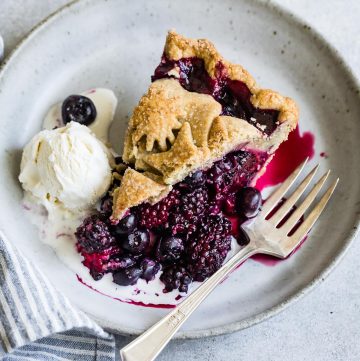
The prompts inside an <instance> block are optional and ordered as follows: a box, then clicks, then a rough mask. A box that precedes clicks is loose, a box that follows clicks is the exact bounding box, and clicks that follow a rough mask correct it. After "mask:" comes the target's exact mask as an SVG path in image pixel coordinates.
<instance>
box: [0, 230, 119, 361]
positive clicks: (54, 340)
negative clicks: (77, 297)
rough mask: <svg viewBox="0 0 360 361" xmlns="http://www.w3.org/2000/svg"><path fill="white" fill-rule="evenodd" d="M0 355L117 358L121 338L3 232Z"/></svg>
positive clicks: (89, 360) (93, 360)
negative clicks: (70, 297) (66, 294)
mask: <svg viewBox="0 0 360 361" xmlns="http://www.w3.org/2000/svg"><path fill="white" fill-rule="evenodd" d="M0 360H4V361H15V360H17V361H21V360H23V361H25V360H26V361H29V360H44V361H50V360H51V361H65V360H71V361H74V360H79V361H112V360H115V339H114V336H113V335H110V334H108V333H106V332H104V331H103V330H102V329H101V328H100V327H99V326H98V325H97V324H96V323H94V322H93V321H92V320H90V319H89V317H87V316H86V315H85V314H84V313H83V312H81V311H79V310H77V309H75V308H74V307H73V306H72V305H71V304H70V302H69V301H68V299H67V298H66V297H64V296H63V295H62V294H61V293H59V292H58V291H57V290H56V289H55V288H54V287H53V286H52V285H51V284H50V283H49V281H48V280H47V279H46V277H45V276H44V275H43V274H42V273H41V272H40V270H38V269H37V268H36V266H34V265H32V264H31V263H30V262H29V261H28V260H27V259H26V258H25V257H24V256H22V255H21V253H20V252H19V251H18V250H16V249H15V248H14V247H13V246H12V245H11V244H10V243H9V242H8V241H6V238H5V237H4V236H3V235H1V234H0Z"/></svg>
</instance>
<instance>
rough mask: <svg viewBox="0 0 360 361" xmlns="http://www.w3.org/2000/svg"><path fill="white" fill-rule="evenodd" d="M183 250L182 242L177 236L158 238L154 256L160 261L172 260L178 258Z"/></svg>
mask: <svg viewBox="0 0 360 361" xmlns="http://www.w3.org/2000/svg"><path fill="white" fill-rule="evenodd" d="M183 251H184V242H183V240H182V239H181V238H179V237H174V236H169V237H163V238H161V239H160V241H159V243H158V245H157V248H156V257H157V259H158V260H159V261H161V262H172V261H176V260H177V259H179V258H180V256H181V253H182V252H183Z"/></svg>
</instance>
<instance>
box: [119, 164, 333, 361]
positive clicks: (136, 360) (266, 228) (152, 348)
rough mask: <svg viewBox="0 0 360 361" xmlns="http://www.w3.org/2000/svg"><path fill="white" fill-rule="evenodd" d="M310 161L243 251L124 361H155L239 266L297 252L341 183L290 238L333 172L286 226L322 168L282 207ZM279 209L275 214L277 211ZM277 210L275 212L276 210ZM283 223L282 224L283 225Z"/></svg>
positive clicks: (268, 206)
mask: <svg viewBox="0 0 360 361" xmlns="http://www.w3.org/2000/svg"><path fill="white" fill-rule="evenodd" d="M306 163H307V159H306V160H305V161H304V162H303V163H302V164H301V165H299V167H298V168H297V169H295V171H294V172H293V173H292V174H291V175H290V176H289V177H288V178H287V179H286V181H285V182H284V183H283V184H282V185H281V186H280V187H279V188H277V189H276V190H275V191H274V192H273V193H272V194H271V195H270V197H269V198H268V199H267V200H266V202H265V203H264V206H263V208H262V211H261V213H260V214H259V215H258V216H257V217H256V219H255V220H254V221H253V222H252V223H251V224H249V225H245V226H244V229H245V231H246V232H247V234H248V235H249V238H250V243H249V244H248V245H247V246H245V247H243V248H242V249H241V250H240V251H239V252H238V253H237V254H236V255H234V256H233V257H232V258H231V259H230V260H229V261H228V262H227V263H226V264H224V265H223V266H222V267H221V268H220V269H219V270H218V271H217V272H216V273H215V274H214V275H212V276H211V277H210V278H209V279H207V280H206V281H205V282H203V283H202V285H201V286H199V287H198V288H197V289H196V290H195V291H194V292H193V293H192V294H191V295H190V296H188V297H187V298H186V299H185V300H184V301H183V302H182V303H181V304H179V305H178V306H177V307H176V308H175V309H174V310H173V311H171V312H170V313H169V314H168V315H167V316H165V317H164V318H163V319H161V320H160V321H159V322H157V323H156V324H155V325H154V326H152V327H151V328H149V329H148V330H147V331H146V332H144V333H143V334H142V335H141V336H139V337H138V338H136V339H135V340H134V341H132V342H131V343H130V344H128V345H127V346H125V347H124V348H123V349H121V350H120V355H121V358H122V360H123V361H152V360H154V359H155V358H156V356H157V355H158V354H159V353H160V352H161V351H162V349H163V348H164V347H165V346H166V345H167V343H168V342H169V341H170V340H171V338H172V337H173V335H174V334H175V333H176V332H177V330H178V329H179V328H180V326H181V325H182V324H183V323H184V322H185V321H186V320H187V318H188V317H189V316H190V315H191V314H192V313H193V312H194V311H195V310H196V308H197V307H198V306H199V305H200V303H201V302H202V301H203V300H204V299H205V298H206V297H207V296H208V295H209V294H210V292H211V291H212V290H213V289H214V288H215V287H216V286H217V285H218V284H219V283H220V282H221V281H222V280H223V279H224V278H225V277H226V276H228V275H229V273H231V272H232V271H233V270H234V269H235V268H236V267H237V266H238V265H239V264H241V263H242V262H244V261H245V260H246V259H247V258H249V257H251V256H253V255H254V254H257V253H262V254H268V255H271V256H275V257H278V258H286V257H288V256H289V255H290V254H291V252H292V251H293V250H294V249H296V247H297V246H298V245H299V244H300V242H301V241H302V240H303V239H304V237H305V236H306V234H307V233H308V232H309V231H310V229H311V227H312V226H313V225H314V223H315V222H316V220H317V219H318V218H319V216H320V214H321V213H322V211H323V210H324V208H325V206H326V204H327V202H328V201H329V199H330V197H331V195H332V194H333V192H334V190H335V187H336V185H337V183H338V181H339V179H337V180H336V181H335V182H334V183H333V184H332V185H331V186H330V187H329V188H328V189H327V190H326V191H325V193H324V195H323V196H322V197H321V199H320V200H319V202H318V203H317V204H316V205H315V207H314V208H313V209H312V211H311V212H310V213H309V215H308V216H307V217H306V219H305V220H304V221H303V222H302V223H301V225H300V226H299V227H298V228H297V229H296V231H295V232H293V233H292V234H291V235H289V233H290V231H291V230H292V229H293V228H294V226H295V225H296V223H297V222H298V221H299V220H300V219H301V217H302V216H303V214H304V213H305V211H306V210H307V209H308V208H309V206H310V205H311V203H312V202H313V201H314V199H315V198H316V196H317V194H318V193H319V192H320V190H321V188H322V187H323V185H324V183H325V181H326V179H327V178H328V176H329V173H330V171H328V172H326V173H325V174H324V175H323V176H322V177H321V178H320V180H319V181H318V182H317V183H316V184H315V185H314V187H313V188H312V189H311V191H310V192H309V193H308V195H307V196H306V197H305V199H304V200H303V202H302V203H301V204H300V205H299V206H298V207H297V208H296V209H295V211H294V212H293V213H292V214H291V215H290V217H288V219H287V220H286V221H285V222H284V221H283V220H284V217H285V216H286V215H288V213H289V211H290V210H291V209H292V208H293V206H294V205H295V203H296V202H297V201H298V199H299V198H300V197H301V195H302V194H303V193H304V191H305V189H306V188H307V186H308V185H309V184H310V182H311V180H312V179H313V178H314V176H315V173H316V172H317V170H318V168H319V166H318V165H317V166H316V167H315V168H314V169H313V170H312V171H311V172H310V173H309V174H308V175H307V176H306V177H305V178H304V180H303V181H302V182H301V183H300V185H299V186H298V187H297V189H296V190H295V191H294V192H293V193H292V194H291V195H290V196H289V197H288V198H287V200H286V201H285V203H284V204H282V205H281V206H280V207H279V206H278V205H279V202H280V201H281V200H282V198H283V197H284V195H285V194H286V192H287V191H288V190H289V188H290V187H291V185H292V184H293V183H294V182H295V180H296V179H297V178H298V176H299V175H300V173H301V172H302V170H303V169H304V166H305V164H306ZM275 207H278V209H277V210H276V211H274V208H275ZM275 209H276V208H275ZM281 221H283V224H282V223H281Z"/></svg>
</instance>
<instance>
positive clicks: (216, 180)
mask: <svg viewBox="0 0 360 361" xmlns="http://www.w3.org/2000/svg"><path fill="white" fill-rule="evenodd" d="M267 159H268V154H267V153H261V152H254V151H250V150H238V151H235V152H232V153H229V154H227V155H226V156H224V157H223V158H222V159H221V160H219V161H217V162H215V163H214V164H213V165H212V166H211V167H210V168H208V169H206V170H198V171H196V172H194V173H192V174H191V175H189V176H188V177H186V178H185V179H184V180H183V181H182V182H179V183H177V184H175V185H174V186H173V188H172V190H171V191H170V192H169V194H168V195H167V196H166V197H165V198H163V199H162V200H160V201H159V202H157V203H156V204H153V205H151V204H150V203H143V204H141V205H139V206H136V207H132V208H131V209H130V210H129V211H128V213H127V214H126V216H125V217H123V218H122V219H121V220H120V221H119V222H118V223H117V224H113V223H112V222H111V221H110V215H111V202H112V198H111V195H110V194H111V192H109V194H108V195H107V196H105V197H104V199H103V201H102V206H101V211H99V212H98V213H96V214H94V215H92V216H90V217H88V218H86V219H85V220H84V222H83V223H82V224H81V225H80V226H79V227H78V229H77V231H76V238H77V249H78V251H79V252H80V253H81V255H82V256H83V257H84V261H83V263H84V265H85V266H86V267H88V268H89V270H90V273H91V275H92V277H93V278H94V279H95V280H99V279H101V278H102V276H103V275H104V274H106V273H109V272H111V273H112V274H113V280H114V282H115V283H117V284H119V285H122V286H128V285H134V284H136V283H137V281H138V280H139V279H140V278H142V279H145V280H146V281H148V282H149V281H151V280H153V279H154V278H155V275H156V274H157V273H158V272H161V275H160V280H161V281H162V282H163V284H164V292H169V291H172V290H178V291H179V292H187V291H188V287H189V285H190V284H191V282H193V281H198V282H202V281H204V280H205V279H206V278H207V277H209V276H211V275H212V274H213V273H214V272H216V271H217V270H218V269H219V268H220V267H221V266H222V264H223V262H224V260H225V258H226V256H227V254H228V252H229V250H230V248H231V241H232V237H234V238H235V239H236V240H237V242H238V244H239V245H241V246H244V245H246V244H247V243H248V241H249V239H248V238H247V236H246V234H245V232H244V231H243V230H242V228H241V224H242V223H243V222H244V221H246V220H247V219H249V218H253V217H255V216H256V215H257V213H258V212H259V209H260V207H261V195H260V192H259V191H258V190H256V189H255V188H253V187H251V184H252V182H253V180H254V178H255V177H256V175H257V174H258V173H259V171H260V169H261V168H262V166H263V165H264V164H265V162H266V160H267Z"/></svg>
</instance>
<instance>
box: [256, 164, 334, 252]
mask: <svg viewBox="0 0 360 361" xmlns="http://www.w3.org/2000/svg"><path fill="white" fill-rule="evenodd" d="M307 161H308V158H307V159H305V161H304V162H303V163H301V164H300V165H299V166H298V167H297V168H296V169H295V170H294V172H293V173H292V174H291V175H290V176H289V177H288V178H287V179H286V180H285V182H284V183H283V184H282V185H281V186H280V187H279V188H277V189H276V190H275V191H274V192H273V193H272V194H271V195H270V197H269V198H268V199H267V200H266V202H265V204H264V206H263V209H262V214H261V217H262V218H263V219H266V220H268V222H270V223H271V224H272V225H273V226H274V227H277V228H278V229H279V231H280V232H281V234H282V235H283V236H284V238H286V240H285V242H286V244H287V245H288V247H289V249H292V248H294V247H295V246H296V245H297V244H298V243H299V242H301V240H302V239H303V238H304V237H305V236H306V234H307V233H308V232H309V231H310V229H311V227H312V226H313V225H314V223H315V222H316V220H317V219H318V218H319V216H320V214H321V213H322V211H323V210H324V208H325V206H326V204H327V202H328V201H329V199H330V197H331V195H332V194H333V192H334V190H335V188H336V186H337V183H338V181H339V179H336V180H335V181H334V182H333V183H332V185H331V186H330V187H329V188H327V190H326V191H325V193H324V195H323V196H322V197H321V199H320V200H319V202H318V203H317V204H316V205H315V207H314V208H313V209H312V211H311V212H310V213H309V215H308V216H307V217H306V218H305V220H304V221H303V222H302V223H301V225H300V226H299V227H298V228H297V229H296V231H295V232H294V233H293V234H292V235H291V236H289V237H286V236H288V235H289V233H290V232H291V230H293V228H294V226H295V225H296V224H297V222H298V221H299V220H300V219H301V217H302V216H303V215H304V213H305V212H306V210H308V208H309V207H310V205H311V204H312V202H313V201H314V200H315V198H316V196H317V195H318V194H319V192H320V190H321V189H322V187H323V185H324V183H325V181H326V180H327V178H328V176H329V174H330V170H329V171H327V172H326V173H325V174H324V175H323V176H322V177H321V178H320V179H319V180H318V181H317V183H316V184H315V185H314V186H313V188H312V189H311V191H310V192H309V193H308V195H307V196H306V197H305V199H304V200H303V201H302V203H301V204H300V205H299V206H298V207H297V208H296V209H295V211H293V213H292V214H291V215H290V213H289V212H290V211H291V210H292V209H293V207H294V206H295V204H296V202H297V201H298V200H299V198H300V197H301V195H302V194H303V193H304V192H305V190H306V188H307V187H308V186H309V184H310V183H311V181H312V179H313V178H314V176H315V174H316V172H317V170H318V169H319V165H317V166H316V167H314V168H313V169H312V171H311V172H310V173H309V174H308V175H307V176H306V177H305V178H304V180H303V181H302V182H301V183H300V185H299V186H298V187H297V189H296V190H294V192H293V193H292V194H290V195H289V196H288V197H287V200H286V201H285V202H284V203H283V204H282V205H281V206H280V207H279V208H278V209H277V210H276V212H275V213H274V214H272V213H271V212H272V211H274V208H276V207H278V205H279V202H280V201H281V200H282V199H283V197H284V196H285V195H286V193H287V192H288V190H289V189H290V187H291V186H292V185H293V184H294V182H295V181H296V179H297V178H298V177H299V175H300V173H301V172H302V170H303V169H304V167H305V165H306V163H307ZM267 217H269V219H268V218H267ZM286 217H288V218H286ZM289 238H290V239H289Z"/></svg>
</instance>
